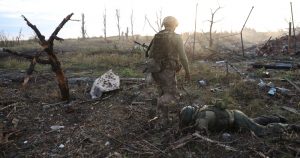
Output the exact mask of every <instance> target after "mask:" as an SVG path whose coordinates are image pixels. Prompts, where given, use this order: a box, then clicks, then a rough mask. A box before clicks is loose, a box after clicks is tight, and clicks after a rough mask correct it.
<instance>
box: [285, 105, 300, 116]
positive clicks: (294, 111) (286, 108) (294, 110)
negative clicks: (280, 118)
mask: <svg viewBox="0 0 300 158" xmlns="http://www.w3.org/2000/svg"><path fill="white" fill-rule="evenodd" d="M281 108H282V109H284V110H286V111H289V112H291V113H294V114H297V115H300V113H299V112H298V111H297V110H296V109H294V108H291V107H287V106H282V107H281Z"/></svg>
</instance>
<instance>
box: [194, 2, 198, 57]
mask: <svg viewBox="0 0 300 158" xmlns="http://www.w3.org/2000/svg"><path fill="white" fill-rule="evenodd" d="M197 14H198V3H197V4H196V16H195V30H194V43H193V57H194V55H195V44H196V33H197Z"/></svg>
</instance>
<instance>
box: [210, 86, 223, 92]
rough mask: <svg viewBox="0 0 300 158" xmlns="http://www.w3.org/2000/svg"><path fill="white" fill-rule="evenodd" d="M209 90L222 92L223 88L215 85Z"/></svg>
mask: <svg viewBox="0 0 300 158" xmlns="http://www.w3.org/2000/svg"><path fill="white" fill-rule="evenodd" d="M210 91H211V92H214V93H216V92H222V91H223V90H222V89H221V87H216V88H211V89H210Z"/></svg>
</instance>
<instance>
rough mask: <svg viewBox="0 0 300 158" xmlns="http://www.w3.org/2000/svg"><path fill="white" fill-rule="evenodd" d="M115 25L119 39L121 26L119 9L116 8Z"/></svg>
mask: <svg viewBox="0 0 300 158" xmlns="http://www.w3.org/2000/svg"><path fill="white" fill-rule="evenodd" d="M116 17H117V27H118V32H119V39H121V28H120V9H116Z"/></svg>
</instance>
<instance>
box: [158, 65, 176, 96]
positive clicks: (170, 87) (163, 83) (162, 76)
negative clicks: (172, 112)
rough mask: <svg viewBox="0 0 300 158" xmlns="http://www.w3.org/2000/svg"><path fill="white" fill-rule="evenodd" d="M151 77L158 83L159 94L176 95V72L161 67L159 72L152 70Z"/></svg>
mask: <svg viewBox="0 0 300 158" xmlns="http://www.w3.org/2000/svg"><path fill="white" fill-rule="evenodd" d="M152 77H153V79H154V81H155V82H156V84H157V85H158V91H159V96H162V95H163V94H166V93H168V94H171V95H174V97H177V96H176V95H178V89H177V80H176V72H175V70H172V69H163V70H161V71H160V72H153V73H152Z"/></svg>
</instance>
